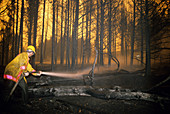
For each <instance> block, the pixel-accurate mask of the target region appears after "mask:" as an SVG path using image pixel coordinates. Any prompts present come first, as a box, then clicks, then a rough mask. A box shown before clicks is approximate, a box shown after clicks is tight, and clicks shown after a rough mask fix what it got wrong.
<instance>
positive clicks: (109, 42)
mask: <svg viewBox="0 0 170 114" xmlns="http://www.w3.org/2000/svg"><path fill="white" fill-rule="evenodd" d="M111 6H112V1H111V0H109V7H108V17H109V41H108V45H109V48H108V53H109V54H111V29H112V28H111V26H112V24H111V17H112V16H111V14H112V7H111ZM108 59H109V60H108V65H111V57H110V56H108Z"/></svg>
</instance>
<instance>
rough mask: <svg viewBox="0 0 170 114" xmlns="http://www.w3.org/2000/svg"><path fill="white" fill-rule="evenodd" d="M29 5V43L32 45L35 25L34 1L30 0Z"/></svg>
mask: <svg viewBox="0 0 170 114" xmlns="http://www.w3.org/2000/svg"><path fill="white" fill-rule="evenodd" d="M28 2H29V7H28V14H29V15H28V20H29V28H28V45H31V36H32V27H33V15H32V14H33V7H34V5H32V4H33V3H34V1H32V0H29V1H28Z"/></svg>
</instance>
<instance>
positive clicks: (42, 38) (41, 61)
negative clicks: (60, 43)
mask: <svg viewBox="0 0 170 114" xmlns="http://www.w3.org/2000/svg"><path fill="white" fill-rule="evenodd" d="M45 1H46V0H44V6H43V25H42V37H41V55H40V63H41V64H42V63H43V40H44V20H45Z"/></svg>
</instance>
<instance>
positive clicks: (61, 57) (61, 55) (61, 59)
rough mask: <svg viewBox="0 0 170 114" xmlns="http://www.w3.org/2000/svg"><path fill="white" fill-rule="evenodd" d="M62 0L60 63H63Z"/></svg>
mask: <svg viewBox="0 0 170 114" xmlns="http://www.w3.org/2000/svg"><path fill="white" fill-rule="evenodd" d="M63 7H64V6H63V0H62V10H61V36H60V37H61V38H60V44H61V47H60V49H61V51H60V64H63V55H64V52H63V48H64V47H63Z"/></svg>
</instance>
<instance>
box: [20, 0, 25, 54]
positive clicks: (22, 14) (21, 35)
mask: <svg viewBox="0 0 170 114" xmlns="http://www.w3.org/2000/svg"><path fill="white" fill-rule="evenodd" d="M23 18H24V0H22V7H21V21H20V34H19V35H20V37H19V39H21V52H22V50H23V49H22V48H23V23H24V22H23Z"/></svg>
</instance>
